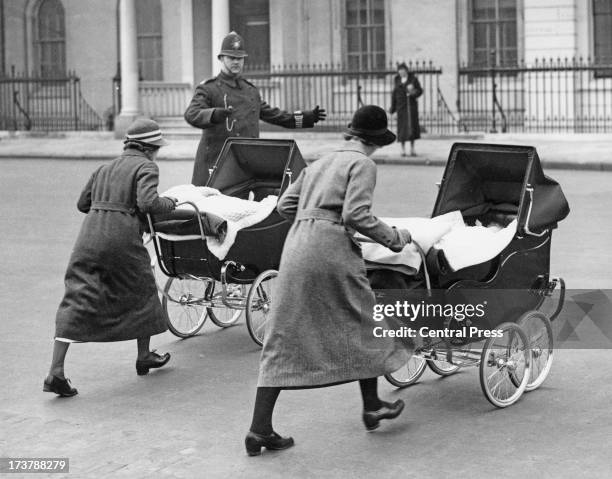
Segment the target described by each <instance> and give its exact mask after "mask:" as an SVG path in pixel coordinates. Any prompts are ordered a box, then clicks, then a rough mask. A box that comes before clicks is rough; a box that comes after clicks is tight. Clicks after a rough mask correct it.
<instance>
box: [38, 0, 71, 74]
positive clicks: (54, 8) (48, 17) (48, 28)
mask: <svg viewBox="0 0 612 479" xmlns="http://www.w3.org/2000/svg"><path fill="white" fill-rule="evenodd" d="M36 21H37V31H36V38H37V41H36V47H37V52H38V67H39V70H40V72H41V74H42V75H51V76H57V75H62V74H64V73H65V72H66V43H65V36H66V31H65V22H64V7H63V6H62V3H61V2H60V1H59V0H43V1H42V2H41V3H40V5H39V7H38V12H37V19H36Z"/></svg>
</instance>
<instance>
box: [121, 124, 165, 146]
mask: <svg viewBox="0 0 612 479" xmlns="http://www.w3.org/2000/svg"><path fill="white" fill-rule="evenodd" d="M129 141H137V142H138V143H144V144H145V145H154V146H165V145H167V144H168V142H167V141H166V140H164V138H163V137H162V132H161V130H160V129H159V125H158V124H157V123H156V122H154V121H153V120H149V119H148V118H141V119H138V120H136V121H135V122H134V123H132V124H131V125H130V126H129V127H128V129H127V132H126V135H125V141H124V143H127V142H129Z"/></svg>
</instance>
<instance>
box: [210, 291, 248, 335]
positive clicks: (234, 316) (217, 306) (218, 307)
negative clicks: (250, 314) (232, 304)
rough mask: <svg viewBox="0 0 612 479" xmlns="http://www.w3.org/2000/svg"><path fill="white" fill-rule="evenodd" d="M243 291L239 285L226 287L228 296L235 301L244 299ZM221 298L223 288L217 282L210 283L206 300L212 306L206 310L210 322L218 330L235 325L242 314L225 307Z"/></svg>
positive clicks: (240, 311)
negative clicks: (218, 328) (217, 327)
mask: <svg viewBox="0 0 612 479" xmlns="http://www.w3.org/2000/svg"><path fill="white" fill-rule="evenodd" d="M244 290H245V287H244V285H241V284H228V285H227V294H228V296H229V297H230V298H234V299H236V300H239V299H240V298H244ZM222 297H223V288H222V286H221V283H220V282H219V281H211V282H210V283H208V287H207V289H206V298H207V299H208V300H210V301H211V302H212V303H213V306H209V307H207V308H206V311H207V312H208V316H210V320H211V321H212V322H213V323H215V324H216V325H217V326H219V327H220V328H229V327H230V326H233V325H234V324H236V322H237V321H238V319H239V318H240V315H241V314H242V310H241V309H234V308H229V307H227V306H225V305H224V304H223V301H222V300H221V298H222Z"/></svg>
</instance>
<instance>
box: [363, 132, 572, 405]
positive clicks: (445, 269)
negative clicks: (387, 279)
mask: <svg viewBox="0 0 612 479" xmlns="http://www.w3.org/2000/svg"><path fill="white" fill-rule="evenodd" d="M456 210H458V211H460V212H461V214H462V216H463V220H464V221H465V223H466V224H468V225H481V224H482V225H484V226H486V225H488V224H490V223H496V224H501V225H502V226H507V225H508V224H510V223H512V222H513V220H516V221H517V223H516V232H515V234H514V236H513V237H512V240H511V241H510V243H509V244H508V245H507V246H506V247H505V248H504V249H503V251H501V253H500V254H498V255H497V256H496V257H494V258H493V259H491V260H490V261H486V262H483V263H480V264H474V265H470V266H467V267H465V268H462V269H459V270H457V271H454V270H452V268H449V265H448V262H447V261H446V258H445V255H444V251H443V250H436V248H431V249H430V250H429V251H427V252H424V251H422V250H420V252H421V258H422V269H421V271H420V272H419V278H420V279H421V281H422V283H421V284H422V286H421V287H422V288H427V291H430V292H431V291H436V290H437V291H440V292H442V294H443V295H445V296H451V295H452V296H455V297H456V296H457V295H458V296H464V301H465V300H467V301H469V300H470V296H474V294H475V293H476V295H480V296H479V298H482V297H484V298H485V301H486V298H487V297H488V299H489V304H490V306H491V307H492V308H493V310H492V312H491V314H489V315H488V316H489V318H490V317H493V318H495V319H494V320H493V322H491V321H490V320H489V327H492V328H496V329H497V330H499V331H501V332H503V334H502V336H501V337H490V338H487V339H486V340H484V344H483V343H482V340H480V339H471V338H467V339H466V338H463V339H458V338H454V339H448V338H442V339H437V338H435V339H427V340H425V341H424V342H423V344H421V345H419V346H418V347H417V348H416V349H415V354H414V355H413V356H412V358H411V359H410V360H409V362H408V364H406V365H405V366H404V367H402V368H401V369H400V370H399V371H396V372H395V373H392V374H388V375H387V376H386V378H387V380H388V381H389V382H391V383H392V384H394V385H395V386H398V387H405V386H409V385H411V384H414V383H415V382H416V381H417V380H418V379H419V378H420V376H421V375H422V374H423V372H424V371H425V368H426V366H429V367H430V369H432V370H433V371H434V372H435V373H437V374H439V375H442V376H448V375H451V374H453V373H455V372H456V371H458V370H459V369H460V368H461V367H464V366H479V367H480V383H481V387H482V390H483V392H484V394H485V396H486V398H487V399H488V400H489V401H490V402H491V403H492V404H494V405H495V406H497V407H506V406H509V405H511V404H513V403H514V402H516V401H517V400H518V399H519V398H520V396H521V395H522V394H523V392H524V391H531V390H533V389H536V388H537V387H539V386H540V385H541V384H542V383H543V382H544V380H545V379H546V376H547V375H548V372H549V371H550V368H551V365H552V360H553V334H552V328H551V320H553V319H554V318H555V317H556V316H557V315H558V314H559V313H560V311H561V309H562V307H563V302H564V295H565V284H564V282H563V280H562V279H561V278H551V277H550V273H549V269H550V243H551V234H552V230H553V229H554V228H556V226H557V222H558V221H561V220H562V219H563V218H565V217H566V216H567V215H568V213H569V206H568V204H567V201H566V199H565V196H564V195H563V192H562V191H561V187H560V186H559V184H558V183H556V182H555V181H554V180H552V179H551V178H549V177H547V176H545V175H544V173H543V171H542V167H541V164H540V160H539V158H538V155H537V152H536V150H535V148H533V147H528V146H509V145H493V144H475V143H474V144H471V143H456V144H454V145H453V146H452V148H451V151H450V154H449V159H448V162H447V164H446V168H445V171H444V175H443V177H442V181H441V183H440V185H439V191H438V196H437V200H436V203H435V206H434V209H433V213H432V218H434V217H438V216H440V215H443V214H445V213H449V212H452V211H456ZM512 224H514V223H512ZM419 249H420V248H419ZM380 287H381V286H380V285H375V284H373V288H374V289H377V288H380ZM555 289H558V291H557V292H558V294H559V296H558V298H556V299H555V300H551V301H552V302H553V308H552V310H553V312H552V313H551V314H550V315H547V314H545V313H544V312H542V311H541V310H539V308H540V307H541V306H542V303H543V302H544V300H545V298H546V297H548V296H552V295H553V291H555ZM481 293H482V294H481ZM487 293H489V294H488V296H487ZM465 296H467V299H466V298H465ZM472 299H473V298H472ZM491 299H493V301H491ZM452 301H454V299H453V300H452ZM555 301H556V307H555V304H554V303H555ZM465 324H466V323H465V321H463V322H461V321H457V320H456V319H454V318H453V317H450V318H446V319H445V321H444V324H443V326H444V327H445V328H449V329H451V330H452V329H458V328H460V327H462V326H465ZM467 324H468V325H469V320H468V322H467ZM451 336H452V334H451Z"/></svg>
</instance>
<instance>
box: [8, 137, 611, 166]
mask: <svg viewBox="0 0 612 479" xmlns="http://www.w3.org/2000/svg"><path fill="white" fill-rule="evenodd" d="M196 133H197V132H196ZM262 138H281V139H295V140H296V142H297V145H298V147H299V149H300V151H301V153H302V156H303V157H304V158H305V159H306V161H313V160H316V159H317V158H319V157H320V156H321V155H322V154H324V153H325V152H327V151H329V150H331V149H333V148H334V147H336V146H337V145H338V144H340V143H341V141H342V139H341V135H340V133H328V132H325V133H323V132H320V133H317V132H316V131H315V130H313V131H312V132H306V133H304V132H297V131H294V130H290V131H286V132H285V131H283V132H263V133H262ZM198 139H199V137H198V136H197V134H196V135H193V136H188V135H187V136H185V135H181V136H179V137H176V138H173V137H170V138H169V140H170V142H171V143H170V145H169V146H167V147H164V148H162V150H161V151H160V155H159V158H158V159H159V160H160V161H165V160H193V158H194V157H195V152H196V150H197V146H198ZM455 142H467V143H497V144H511V145H529V146H534V147H536V149H537V151H538V155H539V157H540V160H541V161H542V164H543V166H544V167H545V168H547V169H549V168H555V169H578V170H600V171H612V135H610V134H514V133H505V134H480V135H456V136H448V137H440V136H427V135H425V136H424V137H423V138H422V139H420V140H418V141H417V142H416V143H415V146H416V151H417V156H415V157H402V156H401V155H400V146H399V144H398V143H394V144H392V145H389V146H387V147H384V148H381V149H380V150H379V151H377V152H376V153H375V155H374V157H373V158H374V160H375V161H376V162H377V163H379V164H400V165H401V164H405V165H434V166H441V165H445V164H446V161H447V159H448V154H449V151H450V148H451V146H452V144H453V143H455ZM121 146H122V145H121V142H120V141H119V140H117V139H115V138H114V136H113V133H112V132H67V133H49V134H36V133H32V132H6V131H4V132H0V159H3V158H10V159H25V158H27V159H83V160H110V159H113V158H115V157H116V156H118V155H119V154H120V152H121Z"/></svg>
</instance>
